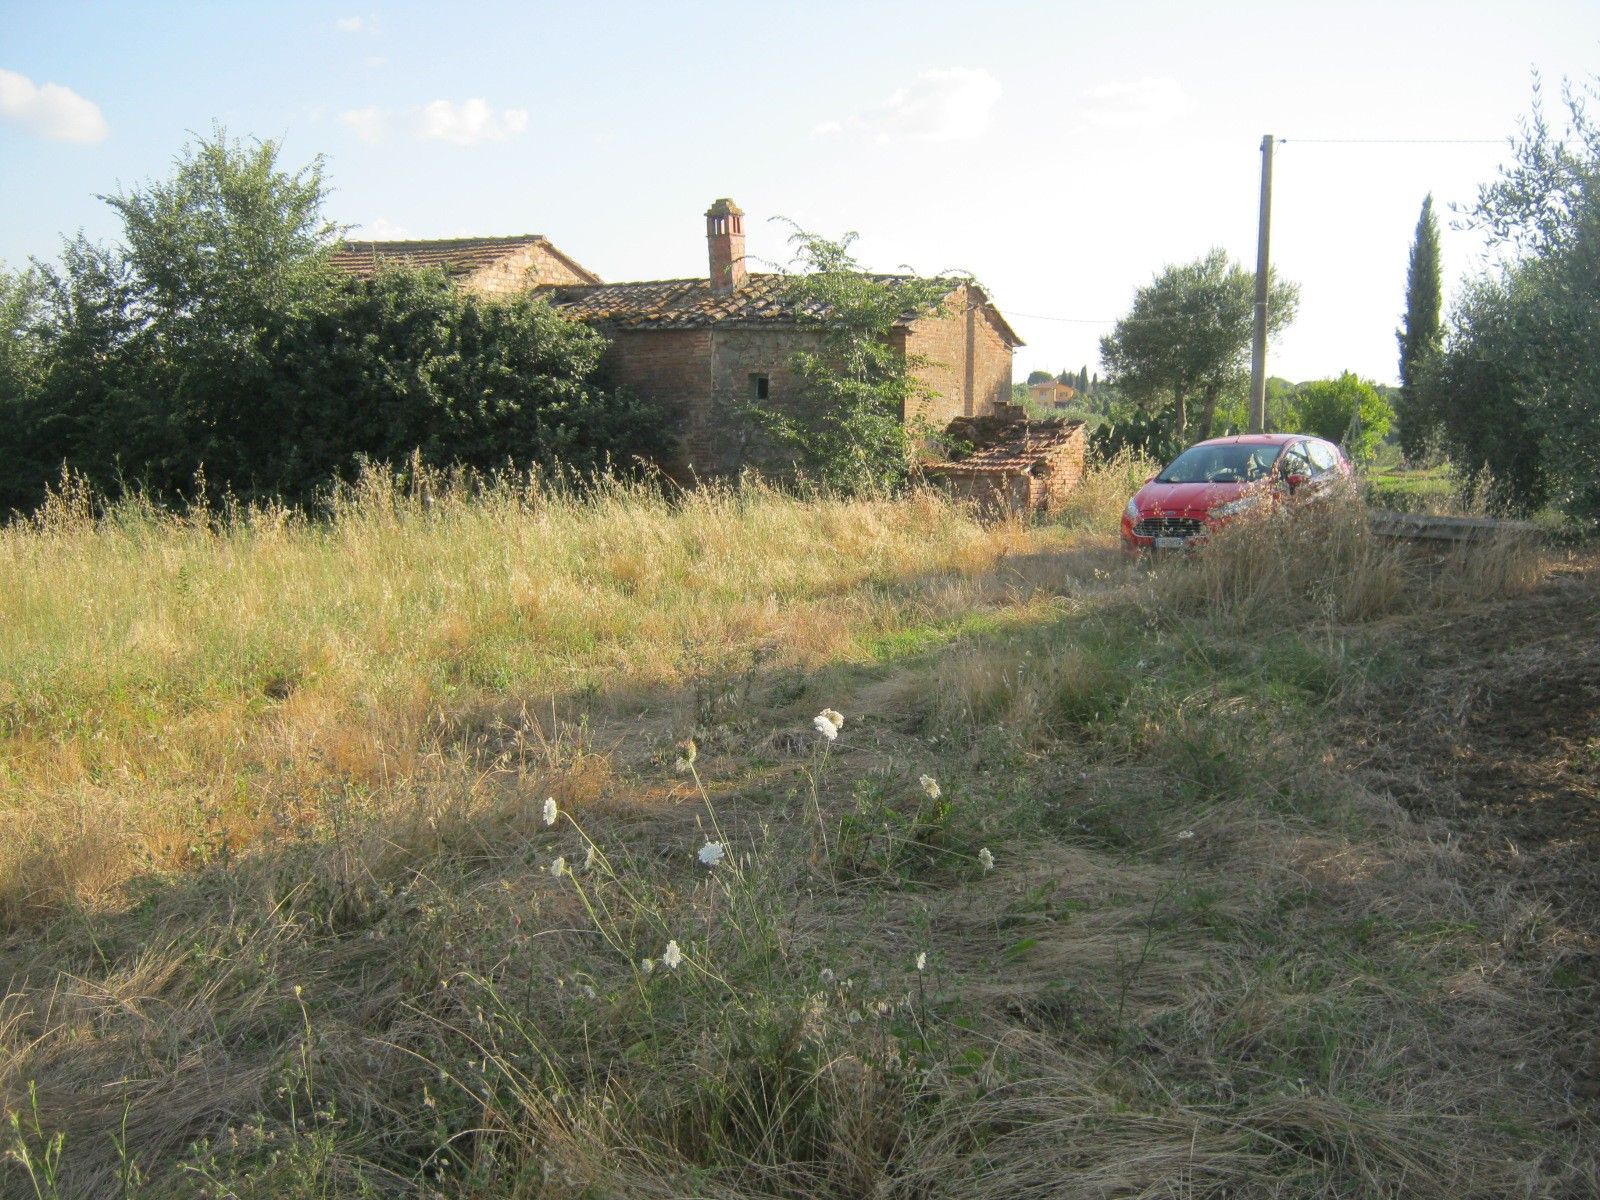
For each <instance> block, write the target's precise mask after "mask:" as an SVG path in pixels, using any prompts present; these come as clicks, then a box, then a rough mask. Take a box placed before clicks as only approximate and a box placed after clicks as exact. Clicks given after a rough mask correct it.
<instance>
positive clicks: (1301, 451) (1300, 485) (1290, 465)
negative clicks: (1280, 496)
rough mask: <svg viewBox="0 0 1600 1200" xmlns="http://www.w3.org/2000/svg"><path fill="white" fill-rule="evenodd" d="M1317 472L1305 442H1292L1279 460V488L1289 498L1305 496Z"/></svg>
mask: <svg viewBox="0 0 1600 1200" xmlns="http://www.w3.org/2000/svg"><path fill="white" fill-rule="evenodd" d="M1315 474H1316V472H1315V470H1314V469H1313V467H1312V466H1311V459H1310V457H1309V456H1308V455H1307V454H1306V444H1305V443H1304V442H1291V443H1290V444H1289V445H1288V447H1287V448H1285V450H1284V452H1283V456H1282V457H1281V458H1279V459H1278V487H1279V489H1280V490H1281V491H1282V492H1283V493H1284V494H1285V495H1288V496H1300V495H1301V494H1303V493H1304V492H1305V490H1306V488H1307V485H1309V484H1310V483H1311V481H1312V479H1313V478H1314V476H1315Z"/></svg>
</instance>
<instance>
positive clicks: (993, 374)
mask: <svg viewBox="0 0 1600 1200" xmlns="http://www.w3.org/2000/svg"><path fill="white" fill-rule="evenodd" d="M897 340H898V344H899V346H900V348H901V349H902V350H903V351H904V352H905V353H906V354H907V355H908V356H916V357H921V358H925V359H927V360H928V364H927V365H926V366H925V367H923V368H921V370H920V371H919V372H918V374H919V377H920V379H921V381H922V383H923V384H924V386H926V387H927V389H928V390H929V391H931V392H933V393H934V397H933V398H932V399H931V400H925V401H920V402H916V403H914V404H913V405H911V406H910V407H911V411H910V412H908V413H906V414H905V415H906V418H907V419H908V420H911V421H918V420H920V421H922V422H924V423H925V424H926V425H927V426H928V427H929V428H932V429H943V428H944V427H945V426H946V425H948V424H949V423H950V422H951V421H953V420H954V419H955V418H957V417H970V416H977V415H981V414H983V413H987V412H990V411H992V410H993V408H994V406H995V405H996V404H1004V403H1006V402H1007V401H1008V400H1009V399H1010V398H1011V347H1010V345H1009V344H1008V343H1007V342H1006V340H1005V338H1004V337H1003V336H1002V335H1001V332H1000V329H999V327H998V326H997V325H996V324H995V322H994V319H993V317H992V316H991V315H990V314H989V311H988V309H987V308H985V307H984V306H983V305H981V304H978V303H977V302H976V297H975V296H974V295H973V294H972V289H971V288H970V287H968V286H967V285H966V284H962V285H961V286H960V287H958V288H957V289H956V290H955V291H954V292H953V293H951V295H950V296H949V298H948V299H946V301H945V303H944V311H943V313H941V314H939V315H936V316H931V317H923V318H921V319H920V320H917V321H913V322H912V323H911V326H910V328H909V329H906V330H903V331H899V337H898V339H897Z"/></svg>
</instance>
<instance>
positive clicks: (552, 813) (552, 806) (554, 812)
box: [544, 796, 561, 825]
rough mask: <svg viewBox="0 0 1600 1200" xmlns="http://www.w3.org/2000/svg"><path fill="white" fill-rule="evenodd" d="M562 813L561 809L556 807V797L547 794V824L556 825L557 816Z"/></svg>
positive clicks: (545, 821)
mask: <svg viewBox="0 0 1600 1200" xmlns="http://www.w3.org/2000/svg"><path fill="white" fill-rule="evenodd" d="M560 815H561V810H560V809H558V808H557V807H556V798H555V797H554V796H546V797H545V798H544V823H545V824H546V825H554V824H555V823H556V818H557V817H559V816H560Z"/></svg>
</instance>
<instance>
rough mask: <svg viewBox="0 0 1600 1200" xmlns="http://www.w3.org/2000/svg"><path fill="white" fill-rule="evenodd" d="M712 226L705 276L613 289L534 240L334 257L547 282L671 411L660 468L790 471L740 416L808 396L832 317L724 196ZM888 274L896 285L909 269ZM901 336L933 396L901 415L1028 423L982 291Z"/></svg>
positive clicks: (633, 386) (414, 245) (967, 291)
mask: <svg viewBox="0 0 1600 1200" xmlns="http://www.w3.org/2000/svg"><path fill="white" fill-rule="evenodd" d="M705 222H706V246H707V274H706V276H705V277H704V278H695V279H668V280H654V281H647V282H637V283H605V282H603V281H602V280H601V279H600V278H599V276H597V275H596V274H594V272H592V271H590V270H588V269H587V268H585V267H583V266H582V265H580V264H579V263H578V262H576V261H575V260H574V259H572V258H571V257H569V256H568V255H566V254H564V253H562V252H561V251H560V250H558V249H557V248H556V247H555V246H553V245H552V244H551V243H550V242H549V240H548V239H547V238H545V237H542V236H540V235H537V234H528V235H524V236H520V237H498V238H458V239H450V240H444V241H386V242H347V243H345V244H344V246H343V247H342V248H340V249H339V250H338V251H337V252H335V254H334V258H333V261H334V263H335V265H336V266H338V267H340V268H341V269H343V270H345V271H348V272H350V273H352V274H355V275H360V276H367V275H371V274H373V273H375V272H376V271H377V270H378V268H379V266H380V265H381V264H382V263H384V262H393V263H397V264H402V263H403V264H407V265H414V266H429V267H437V268H440V269H443V270H444V271H445V272H446V273H447V274H448V275H450V276H451V277H452V278H453V279H455V280H456V281H457V284H458V286H460V287H462V288H466V289H468V290H471V291H473V292H477V293H479V294H482V295H490V296H492V295H503V294H506V293H508V292H511V291H514V290H520V289H533V290H537V291H539V292H541V293H543V294H545V295H547V296H548V297H549V299H550V302H551V303H552V304H553V305H554V306H555V307H556V308H558V309H560V310H562V311H563V312H565V313H567V314H568V315H569V316H571V317H573V318H575V319H577V320H581V321H584V322H585V323H587V324H589V325H591V326H593V327H594V328H596V329H597V330H599V331H600V332H602V333H604V334H605V335H606V337H607V338H608V339H609V343H610V345H609V348H608V350H607V351H606V355H605V359H604V367H605V369H606V370H607V372H608V374H609V376H610V378H611V379H612V381H613V382H615V383H617V384H620V385H622V386H625V387H627V388H629V389H630V390H632V391H634V392H635V393H637V394H638V395H640V396H643V397H645V398H647V399H649V400H652V401H654V402H655V403H657V404H658V405H659V406H660V407H661V408H662V410H663V411H665V412H666V413H667V414H668V417H669V420H671V422H672V425H673V433H674V434H675V439H676V443H677V446H678V452H677V455H676V460H675V461H673V462H671V463H666V464H663V466H665V467H666V468H667V469H668V470H669V471H672V472H673V473H674V474H680V475H682V476H684V477H696V478H715V477H721V476H729V475H733V474H737V473H738V472H739V471H740V470H741V469H743V468H744V467H746V466H763V467H769V468H771V467H781V465H782V464H777V463H770V462H763V461H761V457H760V450H759V445H760V439H759V438H754V437H752V433H753V431H752V429H751V428H750V425H749V423H748V422H747V421H745V420H741V419H740V418H739V416H738V410H739V408H740V406H741V405H742V404H743V403H744V402H746V401H757V402H760V403H762V404H764V405H768V406H771V407H772V408H775V409H778V410H780V411H781V410H782V409H783V408H784V407H785V406H788V405H793V404H798V403H802V402H803V399H802V397H801V396H800V395H799V381H798V380H797V379H796V377H795V375H794V372H793V370H792V369H791V367H790V361H791V356H792V355H793V354H794V352H795V351H797V350H801V349H810V348H814V347H815V346H816V345H817V339H818V336H819V334H818V331H817V329H816V327H815V325H814V324H811V325H808V324H807V321H806V319H807V318H814V317H816V316H820V315H822V314H818V313H800V312H797V311H795V308H794V306H793V305H792V304H790V303H789V302H788V301H787V299H786V297H785V287H784V283H785V279H784V276H782V275H777V274H767V273H761V272H753V271H750V270H748V269H747V267H746V262H745V234H744V212H743V210H741V209H740V208H739V207H738V205H736V204H734V203H733V201H731V200H727V199H722V200H718V201H716V202H715V203H713V204H712V206H711V207H710V208H709V209H708V210H707V211H706V214H705ZM877 278H879V279H881V280H882V281H883V282H885V283H887V284H889V285H891V286H892V285H893V284H894V283H895V282H896V281H897V280H899V279H902V278H905V277H904V276H894V275H883V276H877ZM892 337H893V339H894V343H895V345H896V346H897V347H898V348H899V349H901V350H902V351H904V352H905V353H906V354H907V355H911V356H917V357H919V358H921V359H923V360H926V361H927V362H928V363H929V364H930V365H929V366H928V367H927V368H926V369H925V371H924V377H923V379H922V383H923V384H924V386H925V389H926V391H927V392H928V393H929V398H927V399H925V400H920V401H917V402H914V404H913V405H911V406H908V407H911V409H912V411H908V412H904V413H902V414H901V416H902V419H904V420H907V421H919V422H922V423H925V424H926V425H927V426H928V427H929V428H932V429H934V430H943V429H945V428H946V427H947V426H949V425H950V423H951V422H952V421H955V420H958V419H961V418H980V417H988V416H995V415H997V414H999V415H1004V414H1008V413H1009V414H1011V416H1012V417H1013V418H1017V419H1020V413H1018V412H1016V410H1014V409H1012V407H1011V405H1010V398H1011V358H1012V352H1013V351H1014V350H1015V348H1016V347H1017V346H1019V345H1021V344H1022V341H1021V339H1020V338H1019V337H1017V335H1016V332H1015V331H1014V330H1013V329H1012V328H1011V326H1010V325H1009V324H1008V323H1007V321H1006V319H1005V317H1004V316H1002V315H1001V313H1000V311H999V310H998V309H997V308H996V307H995V306H994V304H993V303H991V302H990V300H989V298H988V296H987V295H985V293H984V292H983V290H982V289H981V288H979V287H978V286H977V285H975V284H972V283H968V282H959V283H954V284H952V287H951V290H950V292H949V294H948V295H947V296H946V297H945V299H944V303H943V305H942V308H941V311H939V312H937V313H934V314H932V315H929V316H922V317H918V316H915V315H912V314H908V315H907V316H906V317H905V318H904V319H903V320H902V321H900V322H899V323H898V324H897V326H896V327H895V329H894V332H893V334H892ZM1013 423H1014V422H1013ZM1040 432H1041V435H1042V434H1043V430H1041V431H1040Z"/></svg>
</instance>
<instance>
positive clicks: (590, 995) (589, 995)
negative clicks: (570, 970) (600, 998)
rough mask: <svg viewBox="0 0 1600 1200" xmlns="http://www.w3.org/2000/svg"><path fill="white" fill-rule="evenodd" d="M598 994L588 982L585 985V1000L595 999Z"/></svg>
mask: <svg viewBox="0 0 1600 1200" xmlns="http://www.w3.org/2000/svg"><path fill="white" fill-rule="evenodd" d="M596 996H597V993H596V992H595V990H594V988H592V987H591V986H590V985H589V984H587V983H586V984H584V985H583V998H584V999H585V1000H593V999H595V998H596Z"/></svg>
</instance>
